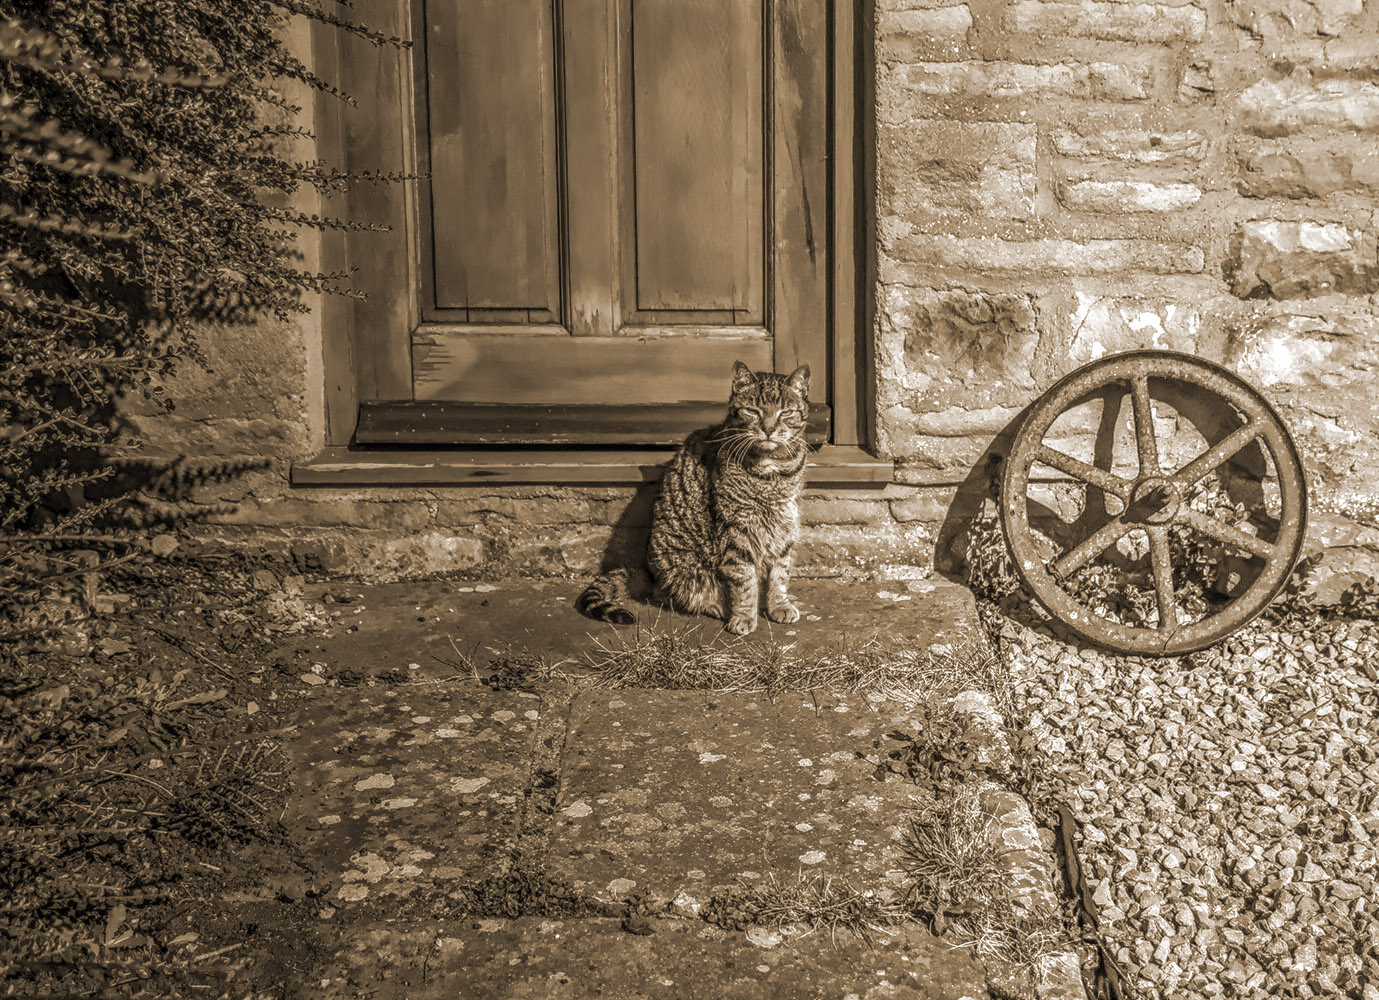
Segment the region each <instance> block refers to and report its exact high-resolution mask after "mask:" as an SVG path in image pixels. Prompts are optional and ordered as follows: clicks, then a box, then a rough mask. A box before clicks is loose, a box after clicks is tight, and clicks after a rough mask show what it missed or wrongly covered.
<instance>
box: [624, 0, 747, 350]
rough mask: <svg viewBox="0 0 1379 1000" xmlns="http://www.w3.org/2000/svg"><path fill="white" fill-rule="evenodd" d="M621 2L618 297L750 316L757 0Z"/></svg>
mask: <svg viewBox="0 0 1379 1000" xmlns="http://www.w3.org/2000/svg"><path fill="white" fill-rule="evenodd" d="M625 10H626V17H627V21H628V26H627V37H628V44H629V46H630V49H631V61H630V73H629V76H630V79H629V80H628V81H627V91H626V93H627V98H628V105H629V109H630V119H631V121H630V127H629V128H628V129H627V131H628V133H630V134H629V135H628V136H627V138H629V139H630V145H629V147H628V148H627V149H626V155H627V157H628V159H629V161H630V162H631V164H632V175H633V195H632V198H631V199H630V202H631V204H630V207H631V208H632V210H633V212H632V219H631V222H632V225H631V227H630V229H631V234H632V241H631V242H632V247H631V248H630V249H631V253H630V254H628V257H629V258H630V260H629V263H633V264H635V266H634V267H632V268H631V269H630V273H629V274H628V275H627V278H628V279H630V280H627V284H628V285H629V286H630V290H631V291H632V294H631V295H630V296H629V297H628V299H629V301H628V305H629V308H630V310H636V311H639V312H651V311H666V310H671V311H683V312H696V311H697V312H725V313H728V314H729V315H728V316H727V317H726V321H727V322H728V323H729V324H732V323H737V322H740V323H760V322H761V320H762V309H761V306H762V301H761V299H762V272H763V269H764V253H763V249H764V248H763V247H762V240H761V234H762V225H761V221H762V184H763V179H764V174H765V170H764V166H765V164H764V162H763V148H764V144H763V135H762V121H763V118H764V115H763V108H762V100H761V94H762V74H763V69H764V67H763V61H764V55H765V53H764V48H765V46H764V44H763V36H762V14H763V11H762V5H761V3H760V2H745V0H637V2H635V3H633V2H630V0H629V2H628V4H627V6H626V8H625ZM648 318H649V317H648Z"/></svg>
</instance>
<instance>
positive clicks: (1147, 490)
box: [1125, 476, 1183, 524]
mask: <svg viewBox="0 0 1379 1000" xmlns="http://www.w3.org/2000/svg"><path fill="white" fill-rule="evenodd" d="M1182 502H1183V498H1182V494H1181V493H1180V492H1179V490H1178V487H1177V486H1175V485H1174V484H1173V483H1171V482H1170V481H1169V480H1167V479H1165V478H1164V477H1163V476H1145V477H1144V478H1143V479H1140V480H1138V481H1137V482H1136V483H1135V485H1134V486H1133V487H1132V488H1131V490H1130V506H1129V507H1127V508H1126V510H1125V519H1126V520H1127V521H1135V522H1137V523H1139V524H1167V523H1168V522H1170V521H1172V520H1173V519H1174V518H1175V517H1177V516H1178V508H1179V506H1181V504H1182Z"/></svg>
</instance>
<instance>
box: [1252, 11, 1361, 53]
mask: <svg viewBox="0 0 1379 1000" xmlns="http://www.w3.org/2000/svg"><path fill="white" fill-rule="evenodd" d="M1226 10H1227V12H1228V14H1229V16H1230V17H1231V19H1232V20H1233V21H1234V22H1235V23H1236V24H1237V25H1239V26H1240V27H1241V28H1244V29H1245V30H1246V31H1248V32H1249V33H1250V34H1251V35H1253V36H1254V37H1256V38H1258V39H1261V40H1262V41H1264V42H1265V43H1266V44H1267V45H1268V46H1269V47H1270V49H1271V50H1273V51H1275V52H1278V51H1280V50H1285V51H1286V49H1287V47H1288V46H1289V43H1290V42H1291V43H1294V44H1296V43H1299V42H1301V43H1303V44H1306V43H1308V42H1311V41H1313V40H1315V38H1316V36H1321V37H1323V38H1327V37H1334V36H1336V35H1339V34H1341V32H1342V31H1344V30H1345V28H1346V27H1347V25H1348V24H1349V23H1350V21H1351V20H1352V19H1353V18H1354V17H1355V16H1356V15H1358V14H1360V13H1361V12H1362V10H1363V0H1232V2H1231V3H1229V4H1227V5H1226Z"/></svg>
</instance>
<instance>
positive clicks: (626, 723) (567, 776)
mask: <svg viewBox="0 0 1379 1000" xmlns="http://www.w3.org/2000/svg"><path fill="white" fill-rule="evenodd" d="M904 719H905V712H904V710H903V709H901V708H898V707H896V706H895V705H894V704H890V705H888V704H886V703H884V702H882V703H881V704H880V705H877V704H876V703H874V702H872V701H869V700H868V699H866V698H864V697H862V696H859V695H846V696H840V695H836V694H820V695H818V696H817V697H811V696H809V695H802V694H800V693H798V692H794V693H789V694H785V695H782V696H780V697H779V698H778V699H777V700H776V701H775V702H774V703H772V702H771V701H769V700H768V699H767V698H766V697H765V696H764V695H750V694H722V693H715V692H702V691H647V690H615V691H608V690H595V691H585V692H582V693H580V694H579V695H578V696H577V697H576V699H575V703H574V706H573V708H572V710H571V716H570V728H569V735H568V737H567V740H566V744H565V754H564V759H563V764H562V768H561V771H562V784H561V793H560V798H559V801H558V802H557V804H556V815H555V823H554V827H553V829H552V832H551V837H550V848H549V853H548V863H549V865H550V867H551V869H552V870H553V871H555V872H557V873H559V874H560V875H562V876H564V877H565V878H568V879H569V880H570V881H572V882H573V883H574V884H575V886H576V887H578V888H579V889H581V890H582V891H585V892H589V893H593V894H598V895H599V896H600V897H602V898H609V897H616V896H618V895H621V894H623V893H626V892H628V891H630V890H631V889H633V888H634V887H636V888H640V889H651V890H654V891H656V892H659V893H662V894H664V895H666V896H668V897H673V896H675V895H676V894H677V893H678V892H682V891H683V892H685V893H687V894H689V895H691V896H694V897H696V898H703V897H704V896H706V895H707V894H708V892H709V891H710V890H711V889H712V888H714V887H716V886H724V885H729V884H732V883H734V882H735V881H736V879H737V878H738V877H746V878H748V879H751V878H755V877H759V876H761V875H764V874H765V873H767V872H774V873H777V874H778V875H779V874H785V875H787V876H790V877H793V876H794V875H795V873H796V872H797V871H800V870H803V871H806V872H811V873H813V872H818V873H821V874H828V875H832V876H835V877H842V878H845V879H847V880H848V881H850V882H851V883H852V884H853V885H854V886H855V887H857V888H872V889H882V888H885V887H890V888H891V889H893V890H897V891H898V887H899V886H900V879H899V873H898V870H897V857H898V855H899V851H900V842H899V838H900V833H901V829H902V827H903V826H904V824H905V822H906V816H907V814H908V812H909V807H910V805H911V800H910V795H911V793H912V792H913V787H912V786H910V785H909V784H907V783H904V782H901V781H898V780H891V781H885V782H883V781H880V780H878V779H877V778H876V777H874V775H873V772H874V771H875V769H876V765H875V764H874V763H870V762H868V761H867V760H865V759H861V758H860V757H859V755H860V754H868V753H870V754H873V760H875V757H874V754H875V752H876V748H875V745H874V744H875V741H876V740H877V739H878V738H879V737H881V736H882V735H883V734H885V733H886V732H889V731H891V730H893V729H895V728H896V727H897V726H898V725H900V724H901V723H902V722H903V721H904Z"/></svg>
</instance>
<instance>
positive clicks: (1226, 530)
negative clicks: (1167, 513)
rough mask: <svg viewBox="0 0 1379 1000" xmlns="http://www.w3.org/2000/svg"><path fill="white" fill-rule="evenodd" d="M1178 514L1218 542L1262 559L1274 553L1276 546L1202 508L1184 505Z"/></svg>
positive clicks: (1190, 524) (1188, 523)
mask: <svg viewBox="0 0 1379 1000" xmlns="http://www.w3.org/2000/svg"><path fill="white" fill-rule="evenodd" d="M1178 516H1179V517H1181V518H1182V519H1183V521H1185V522H1186V523H1187V525H1188V526H1189V527H1190V528H1193V529H1195V530H1197V531H1200V532H1201V533H1202V534H1204V535H1207V536H1209V537H1211V538H1215V539H1216V540H1217V541H1218V542H1226V543H1227V544H1228V545H1234V546H1235V547H1236V548H1241V549H1244V550H1245V551H1247V552H1250V553H1252V554H1254V555H1257V556H1259V558H1261V559H1268V558H1270V557H1271V556H1272V555H1273V554H1274V547H1273V546H1272V545H1271V544H1269V543H1268V542H1266V541H1265V540H1264V539H1262V538H1260V537H1259V536H1258V535H1252V534H1250V533H1249V532H1248V531H1241V530H1240V529H1239V528H1236V527H1233V526H1231V525H1229V524H1227V523H1225V522H1224V521H1218V520H1217V519H1216V518H1214V517H1208V516H1207V515H1206V514H1203V513H1202V512H1201V511H1200V510H1193V509H1192V508H1191V507H1188V506H1187V505H1184V506H1183V507H1182V508H1180V509H1179V511H1178Z"/></svg>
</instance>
